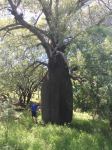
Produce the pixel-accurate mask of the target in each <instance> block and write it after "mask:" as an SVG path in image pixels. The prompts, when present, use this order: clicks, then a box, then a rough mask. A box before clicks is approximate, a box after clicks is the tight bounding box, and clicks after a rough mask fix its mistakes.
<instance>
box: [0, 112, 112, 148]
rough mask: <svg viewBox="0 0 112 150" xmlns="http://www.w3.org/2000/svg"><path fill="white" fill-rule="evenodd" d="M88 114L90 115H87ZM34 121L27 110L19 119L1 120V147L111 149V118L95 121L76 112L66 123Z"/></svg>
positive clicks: (85, 114) (84, 114)
mask: <svg viewBox="0 0 112 150" xmlns="http://www.w3.org/2000/svg"><path fill="white" fill-rule="evenodd" d="M87 116H88V117H87ZM40 121H41V118H40V116H39V124H38V126H36V125H34V124H33V123H32V120H31V117H30V114H29V113H28V112H25V113H24V114H23V116H22V118H21V119H20V120H19V121H13V120H12V119H11V118H9V119H8V120H6V121H3V122H1V123H0V149H1V150H112V134H111V132H110V131H109V127H108V121H104V120H102V121H99V120H95V121H93V120H92V118H91V116H90V115H88V114H87V113H75V115H74V118H73V122H72V124H71V125H69V126H67V125H64V126H57V125H51V124H48V125H46V126H42V125H41V124H40Z"/></svg>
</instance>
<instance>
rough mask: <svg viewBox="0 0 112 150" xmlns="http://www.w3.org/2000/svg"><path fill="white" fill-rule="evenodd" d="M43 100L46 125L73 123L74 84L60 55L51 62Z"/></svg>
mask: <svg viewBox="0 0 112 150" xmlns="http://www.w3.org/2000/svg"><path fill="white" fill-rule="evenodd" d="M41 98H42V118H43V121H44V122H45V123H48V122H51V123H56V124H64V123H70V122H71V121H72V110H73V94H72V84H71V80H70V76H69V71H68V66H67V64H66V63H65V60H64V58H63V57H62V55H61V54H60V53H56V54H55V55H54V56H52V58H51V59H50V60H49V66H48V75H47V76H46V78H45V80H44V82H43V85H42V90H41Z"/></svg>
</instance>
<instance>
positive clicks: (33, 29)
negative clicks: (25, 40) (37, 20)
mask: <svg viewBox="0 0 112 150" xmlns="http://www.w3.org/2000/svg"><path fill="white" fill-rule="evenodd" d="M8 1H9V4H10V6H11V8H12V10H10V11H11V13H12V15H14V16H15V19H16V20H17V21H18V22H19V23H20V24H21V25H22V26H23V27H25V28H27V29H28V30H29V31H31V32H32V33H33V34H34V35H36V36H37V37H38V38H39V40H40V41H41V42H42V45H43V47H44V48H45V50H46V53H47V55H48V57H50V55H51V46H50V45H49V43H47V42H46V39H45V37H44V36H43V34H42V33H41V30H40V29H39V28H36V27H34V26H32V25H30V24H29V23H27V22H26V21H25V20H24V19H23V16H22V15H21V14H18V13H17V11H16V7H15V5H14V4H13V2H12V0H8Z"/></svg>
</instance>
